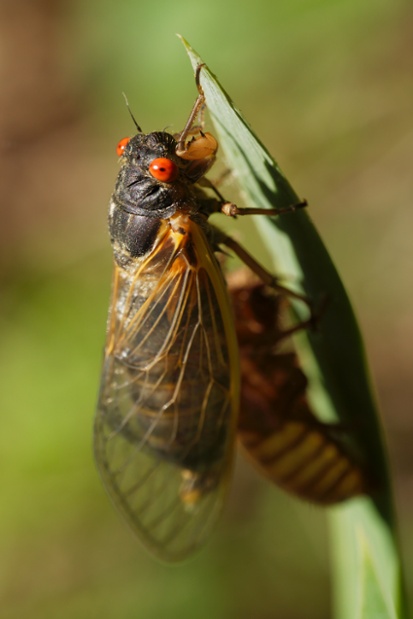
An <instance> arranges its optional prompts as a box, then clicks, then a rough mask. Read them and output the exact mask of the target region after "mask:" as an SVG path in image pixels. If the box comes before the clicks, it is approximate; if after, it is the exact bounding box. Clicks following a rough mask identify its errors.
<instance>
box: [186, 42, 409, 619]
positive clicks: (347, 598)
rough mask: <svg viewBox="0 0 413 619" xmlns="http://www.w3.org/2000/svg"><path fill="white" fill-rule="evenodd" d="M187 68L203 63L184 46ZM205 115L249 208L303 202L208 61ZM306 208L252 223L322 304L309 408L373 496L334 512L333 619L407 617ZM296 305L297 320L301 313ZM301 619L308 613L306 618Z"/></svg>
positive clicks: (393, 541) (349, 323)
mask: <svg viewBox="0 0 413 619" xmlns="http://www.w3.org/2000/svg"><path fill="white" fill-rule="evenodd" d="M182 40H183V43H184V45H185V47H186V50H187V52H188V55H189V57H190V60H191V63H192V66H193V68H194V69H195V68H196V67H197V66H198V65H199V64H204V63H203V61H202V59H201V58H200V57H199V56H198V54H197V53H196V52H195V51H194V50H193V49H192V48H191V47H190V46H189V44H188V43H187V42H186V41H185V40H184V39H182ZM200 82H201V86H202V88H203V91H204V94H205V99H206V104H207V109H208V111H209V114H210V116H211V120H212V122H213V124H214V127H215V132H216V135H217V137H218V139H219V142H220V147H221V148H222V150H223V152H224V157H225V161H226V164H227V165H228V166H229V168H230V169H231V170H232V171H233V172H234V173H235V175H236V178H237V181H238V184H239V187H240V189H241V191H242V193H243V194H244V196H245V199H246V202H247V204H248V206H254V207H262V208H274V207H276V208H283V207H286V206H291V205H293V204H296V203H297V202H299V200H300V198H299V197H298V196H297V194H296V193H295V191H294V190H293V188H292V187H291V185H290V184H289V182H288V181H287V179H286V178H285V176H284V175H283V174H282V172H281V170H280V169H279V167H278V166H277V164H276V163H275V162H274V160H273V159H272V157H271V155H270V154H269V153H268V151H267V150H266V148H265V147H264V146H263V145H262V144H261V142H260V141H259V140H258V138H257V137H256V136H255V135H254V134H253V132H252V131H251V129H250V127H249V126H248V124H247V123H246V121H245V120H244V119H243V117H242V115H241V113H240V112H239V111H238V110H237V109H236V107H235V106H234V105H233V103H232V101H231V99H230V98H229V96H228V95H227V94H226V92H225V91H224V90H223V89H222V88H221V86H220V84H219V82H218V81H217V79H216V78H215V76H214V75H213V74H212V72H211V71H210V70H209V68H208V67H207V66H206V65H205V66H203V68H202V71H201V79H200ZM307 210H308V209H305V210H304V211H303V210H300V211H296V212H294V213H292V214H285V215H281V216H279V217H277V218H270V217H258V216H257V217H251V218H249V220H248V224H249V226H250V227H251V226H252V225H253V224H252V223H251V222H250V220H254V224H255V226H256V227H257V229H258V231H259V233H260V238H261V245H260V250H259V251H258V252H256V256H255V257H256V258H257V259H258V260H260V261H262V262H264V263H265V264H266V266H267V267H270V268H271V269H272V270H273V271H274V272H276V273H277V275H279V274H282V276H283V277H284V278H285V279H286V281H288V285H289V286H290V287H291V285H293V287H294V288H296V289H297V290H299V291H301V292H303V293H304V294H306V295H307V296H308V297H310V298H311V299H312V300H314V301H315V302H316V303H317V302H320V300H321V299H322V298H325V297H326V298H327V307H326V309H325V311H324V312H323V314H322V316H321V318H320V325H319V330H318V332H317V333H310V334H307V336H304V337H303V336H302V337H300V338H299V340H298V342H297V346H298V351H299V355H300V360H301V361H302V363H303V365H304V367H305V371H306V373H307V376H308V377H309V379H310V383H311V385H312V393H311V394H310V396H311V398H312V403H313V406H314V408H315V410H317V411H319V412H320V415H321V417H323V418H330V419H332V418H334V419H338V420H340V421H342V422H344V423H345V424H346V427H349V428H351V429H352V430H353V429H354V431H353V434H354V441H355V443H356V446H357V448H358V450H359V452H360V454H362V456H363V457H364V458H365V460H366V462H368V463H369V467H370V470H371V471H372V496H371V497H370V496H369V497H362V498H358V499H353V500H351V501H349V502H347V503H346V504H344V505H342V506H338V507H334V508H331V509H330V514H331V517H330V519H331V530H332V555H333V560H332V565H333V581H334V592H335V610H336V617H337V618H340V619H379V618H381V617H383V618H384V617H386V618H387V617H388V618H392V619H393V618H394V619H396V618H398V619H399V618H404V617H406V611H405V607H404V598H403V585H402V577H401V573H402V570H401V561H400V556H399V552H398V547H397V535H396V531H395V522H394V511H393V501H392V494H391V488H390V483H389V477H388V471H387V465H386V458H385V455H384V450H383V444H382V438H381V431H380V425H379V422H378V418H377V411H376V405H375V401H374V397H373V396H372V391H371V386H370V379H369V376H368V371H367V366H366V360H365V355H364V350H363V344H362V340H361V336H360V332H359V329H358V326H357V323H356V320H355V317H354V314H353V311H352V308H351V305H350V302H349V300H348V297H347V294H346V292H345V290H344V287H343V285H342V283H341V281H340V278H339V276H338V274H337V271H336V269H335V267H334V265H333V263H332V261H331V258H330V256H329V254H328V252H327V250H326V248H325V246H324V244H323V242H322V241H321V239H320V237H319V235H318V233H317V231H316V229H315V227H314V225H313V224H312V222H311V220H310V217H309V215H308V212H306V211H307ZM303 305H304V304H301V307H300V305H299V304H297V305H296V307H295V311H296V312H297V315H298V316H300V315H303V312H305V307H303ZM303 616H305V611H304V613H303Z"/></svg>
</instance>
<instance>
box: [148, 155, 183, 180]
mask: <svg viewBox="0 0 413 619" xmlns="http://www.w3.org/2000/svg"><path fill="white" fill-rule="evenodd" d="M149 172H150V173H151V174H152V176H153V177H154V178H156V179H157V180H158V181H162V182H164V183H172V182H173V181H174V180H175V179H176V177H177V176H178V174H179V170H178V166H177V165H176V163H174V162H173V161H171V159H167V158H166V157H158V158H157V159H154V160H153V161H151V163H150V165H149Z"/></svg>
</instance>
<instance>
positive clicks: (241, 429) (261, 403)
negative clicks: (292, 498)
mask: <svg viewBox="0 0 413 619" xmlns="http://www.w3.org/2000/svg"><path fill="white" fill-rule="evenodd" d="M230 291H231V297H232V300H233V305H234V308H235V314H236V330H237V335H238V341H239V345H240V358H241V404H240V415H239V422H238V436H239V439H240V441H241V443H242V445H243V447H244V448H245V450H246V452H247V454H248V455H249V456H250V458H251V459H252V461H253V462H254V463H255V465H256V466H257V467H258V468H259V469H260V471H261V472H262V473H263V474H264V475H265V476H266V477H268V478H269V479H270V480H272V481H273V482H274V483H276V484H277V485H278V486H280V487H281V488H283V489H285V490H287V491H288V492H290V493H292V494H295V495H297V496H299V497H300V498H303V499H305V500H308V501H311V502H315V503H320V504H324V505H328V504H333V503H337V502H339V501H342V500H345V499H348V498H351V497H353V496H356V495H358V494H361V493H364V492H366V491H367V482H366V479H365V473H364V470H363V467H362V466H361V463H360V460H359V459H358V458H357V456H356V454H355V453H353V452H352V447H351V445H350V444H349V443H348V442H347V441H346V433H345V432H344V430H340V428H339V426H337V425H334V424H328V423H323V422H321V421H320V420H318V419H317V417H316V416H315V414H314V413H313V411H312V409H311V407H310V404H309V401H308V398H307V386H308V382H307V379H306V377H305V375H304V373H303V371H302V370H301V368H300V367H299V364H298V358H297V354H296V353H295V351H294V350H293V349H292V346H291V343H290V345H289V346H285V344H286V340H288V338H286V335H287V333H288V330H286V327H284V326H283V323H282V316H283V315H284V316H285V314H286V307H285V301H286V300H285V299H284V298H283V297H281V296H279V295H278V296H277V295H274V294H273V293H269V291H268V289H267V288H266V287H265V286H263V285H262V284H259V283H257V282H251V280H250V279H247V280H246V281H243V282H242V283H241V284H240V285H238V284H237V283H236V280H235V279H233V280H232V285H231V286H230ZM287 343H288V342H287Z"/></svg>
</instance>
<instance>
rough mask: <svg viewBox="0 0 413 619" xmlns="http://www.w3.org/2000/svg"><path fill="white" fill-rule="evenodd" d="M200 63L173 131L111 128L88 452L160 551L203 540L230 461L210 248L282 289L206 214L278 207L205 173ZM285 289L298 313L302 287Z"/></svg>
mask: <svg viewBox="0 0 413 619" xmlns="http://www.w3.org/2000/svg"><path fill="white" fill-rule="evenodd" d="M199 73H200V67H199V68H198V70H197V74H196V77H197V85H198V91H199V95H198V97H197V99H196V102H195V105H194V107H193V109H192V111H191V113H190V116H189V119H188V122H187V123H186V125H185V127H184V129H183V131H182V132H181V133H178V134H175V135H172V134H170V133H168V132H166V131H161V132H154V133H149V134H145V133H143V132H142V131H141V129H140V127H139V126H138V125H137V123H136V121H135V124H136V128H137V133H136V135H134V136H133V137H131V138H126V139H123V140H121V142H120V143H119V146H118V153H119V155H120V162H121V168H120V172H119V175H118V178H117V181H116V186H115V190H114V193H113V195H112V198H111V201H110V207H109V230H110V237H111V243H112V247H113V253H114V274H113V284H112V300H111V306H110V310H109V319H108V332H107V341H106V348H105V356H104V364H103V371H102V380H101V389H100V394H99V403H98V410H97V414H96V421H95V456H96V460H97V464H98V468H99V470H100V473H101V476H102V478H103V482H104V484H105V486H106V488H107V490H108V492H109V494H110V496H111V497H112V499H113V501H114V503H115V504H116V505H117V507H118V508H119V509H120V511H121V512H122V513H123V515H124V516H125V517H126V519H127V520H128V521H129V523H130V525H131V526H132V528H133V529H134V530H135V531H136V532H137V533H138V535H139V536H140V537H141V539H142V541H143V542H144V543H145V545H146V546H147V547H148V548H149V549H150V550H152V551H153V552H154V553H155V554H156V555H157V556H158V557H159V558H160V559H162V560H164V561H179V560H182V559H185V558H186V557H188V556H189V555H190V554H191V553H193V552H194V551H195V550H196V549H197V548H198V547H199V546H201V545H202V544H203V543H204V541H205V539H206V538H207V536H208V535H209V533H210V531H211V528H212V527H213V525H214V523H215V522H216V520H217V518H218V516H219V514H220V511H221V508H222V504H223V501H224V497H225V494H226V491H227V488H228V482H229V478H230V475H231V469H232V466H233V460H234V446H235V442H236V435H237V428H238V412H239V409H240V364H239V350H238V344H237V336H236V331H235V322H234V314H233V310H232V307H231V302H230V298H229V294H228V291H227V286H226V282H225V279H224V276H223V272H222V270H221V266H220V263H219V261H218V259H217V255H219V252H222V251H225V252H226V251H227V250H228V249H230V250H232V251H233V252H234V253H235V254H236V255H237V256H238V257H239V258H241V260H243V261H244V262H245V263H246V264H247V265H248V266H249V267H250V268H251V269H252V270H253V271H255V273H256V274H257V275H258V277H259V278H260V279H261V281H262V282H263V283H264V284H266V285H267V286H270V287H271V288H272V289H275V290H278V291H280V290H283V288H282V286H280V285H279V283H278V280H277V279H276V278H275V277H273V276H272V275H271V274H270V273H268V272H267V271H266V270H265V269H264V268H263V267H262V266H261V265H259V264H258V263H257V262H256V261H255V260H254V259H253V258H252V256H251V255H250V254H248V253H247V252H246V251H245V250H244V249H243V248H242V247H241V246H240V245H239V244H238V243H237V242H236V241H235V240H234V239H232V238H231V237H230V236H228V235H226V234H224V233H223V232H221V231H220V230H219V229H218V228H217V227H215V226H214V225H212V224H211V223H210V222H209V217H210V216H211V215H212V214H213V213H218V212H222V213H224V214H226V215H229V216H237V215H244V214H261V213H265V214H270V215H273V214H278V213H279V212H280V211H279V210H274V211H268V210H264V209H254V208H247V209H239V208H238V207H236V206H235V205H234V204H232V203H230V202H227V201H225V199H224V198H223V197H222V195H221V194H220V192H219V191H218V190H217V189H216V187H214V186H213V185H212V183H210V182H209V181H207V180H206V178H205V174H206V173H207V172H208V171H209V170H210V168H211V166H212V165H213V163H214V161H215V158H216V153H217V149H218V143H217V140H216V139H215V138H214V136H213V135H212V134H210V133H208V132H204V130H203V114H202V113H203V109H204V95H203V92H202V89H201V87H200V85H199ZM198 119H200V125H197V124H196V122H197V121H198ZM303 205H304V203H303V204H299V205H292V207H291V209H287V210H291V211H293V210H295V208H296V207H299V206H303ZM289 294H290V295H291V296H294V297H297V298H298V299H301V300H302V301H303V302H304V303H307V304H308V305H309V307H310V313H311V304H310V303H309V302H308V300H307V299H306V298H305V297H301V295H299V294H297V293H293V292H290V293H289ZM241 430H242V435H243V436H244V437H245V428H241Z"/></svg>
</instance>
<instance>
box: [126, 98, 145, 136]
mask: <svg viewBox="0 0 413 619" xmlns="http://www.w3.org/2000/svg"><path fill="white" fill-rule="evenodd" d="M122 94H123V98H124V99H125V103H126V107H127V108H128V112H129V114H130V117H131V118H132V120H133V124H134V125H135V127H136V129H137V131H138V133H142V129H141V128H140V126H139V125H138V123H137V122H136V118H135V117H134V115H133V113H132V110H131V109H130V106H129V101H128V97H127V96H126V95H125V93H124V92H123V93H122Z"/></svg>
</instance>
